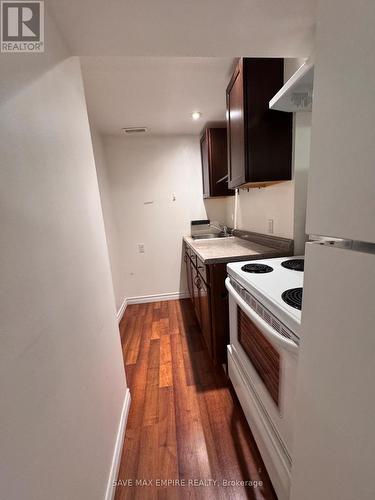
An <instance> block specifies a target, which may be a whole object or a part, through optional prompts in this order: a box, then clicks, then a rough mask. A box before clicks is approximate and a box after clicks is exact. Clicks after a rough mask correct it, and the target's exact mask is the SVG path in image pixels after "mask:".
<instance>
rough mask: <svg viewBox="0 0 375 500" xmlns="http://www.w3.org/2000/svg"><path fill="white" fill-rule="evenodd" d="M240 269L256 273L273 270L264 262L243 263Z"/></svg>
mask: <svg viewBox="0 0 375 500" xmlns="http://www.w3.org/2000/svg"><path fill="white" fill-rule="evenodd" d="M241 269H242V271H245V273H257V274H264V273H271V272H272V271H273V268H272V267H271V266H266V265H265V264H245V265H244V266H242V267H241Z"/></svg>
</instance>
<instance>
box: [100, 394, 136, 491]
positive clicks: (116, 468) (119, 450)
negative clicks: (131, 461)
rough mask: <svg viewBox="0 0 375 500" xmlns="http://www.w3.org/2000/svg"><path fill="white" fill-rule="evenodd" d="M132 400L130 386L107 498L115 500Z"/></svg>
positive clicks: (121, 419) (113, 458)
mask: <svg viewBox="0 0 375 500" xmlns="http://www.w3.org/2000/svg"><path fill="white" fill-rule="evenodd" d="M130 402H131V398H130V391H129V388H127V389H126V394H125V398H124V404H123V407H122V411H121V417H120V423H119V426H118V431H117V436H116V442H115V447H114V450H113V457H112V464H111V469H110V472H109V478H108V483H107V490H106V494H105V500H113V499H114V497H115V493H116V488H115V487H114V482H115V481H116V480H117V476H118V471H119V468H120V462H121V454H122V446H123V444H124V436H125V429H126V422H127V420H128V415H129V408H130Z"/></svg>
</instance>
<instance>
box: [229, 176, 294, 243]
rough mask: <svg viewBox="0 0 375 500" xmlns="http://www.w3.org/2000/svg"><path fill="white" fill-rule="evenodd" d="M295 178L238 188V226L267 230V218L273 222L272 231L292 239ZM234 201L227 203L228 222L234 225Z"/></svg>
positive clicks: (239, 227) (252, 229)
mask: <svg viewBox="0 0 375 500" xmlns="http://www.w3.org/2000/svg"><path fill="white" fill-rule="evenodd" d="M293 203H294V181H288V182H283V183H280V184H275V185H273V186H268V187H266V188H260V189H258V188H256V189H249V191H245V190H243V189H240V191H239V199H238V212H237V229H243V230H246V231H255V232H257V233H264V234H266V233H268V219H273V221H274V223H273V224H274V234H275V235H276V236H282V237H284V238H293ZM233 221H234V200H230V201H229V203H228V212H227V223H228V224H229V225H230V226H233Z"/></svg>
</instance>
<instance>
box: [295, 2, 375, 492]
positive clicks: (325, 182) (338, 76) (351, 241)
mask: <svg viewBox="0 0 375 500" xmlns="http://www.w3.org/2000/svg"><path fill="white" fill-rule="evenodd" d="M374 27H375V2H374V1H364V0H356V2H353V1H351V2H349V1H347V0H329V1H321V2H320V5H319V9H318V25H317V38H316V41H317V45H316V59H315V60H316V65H315V81H314V100H313V116H312V143H311V167H310V173H309V188H308V207H307V233H308V234H310V235H317V236H320V237H328V238H329V237H335V238H342V239H343V240H345V241H344V242H343V243H339V244H337V243H336V244H332V245H331V244H329V243H323V242H320V243H308V244H307V245H306V258H305V276H304V290H303V308H302V324H301V332H302V335H301V345H300V355H299V367H298V384H297V385H298V388H297V397H296V419H295V422H296V424H295V434H294V452H293V466H292V487H291V500H318V499H319V500H374V499H375V28H374Z"/></svg>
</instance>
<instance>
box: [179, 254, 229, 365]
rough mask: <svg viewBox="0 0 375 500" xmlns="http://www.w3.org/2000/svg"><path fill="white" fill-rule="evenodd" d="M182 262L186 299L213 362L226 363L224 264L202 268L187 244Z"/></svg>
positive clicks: (227, 322) (227, 330)
mask: <svg viewBox="0 0 375 500" xmlns="http://www.w3.org/2000/svg"><path fill="white" fill-rule="evenodd" d="M184 259H185V265H186V276H187V281H188V290H189V294H190V298H191V300H192V303H193V306H194V310H195V314H196V316H197V320H198V323H199V326H200V328H201V331H202V335H203V338H204V341H205V343H206V346H207V349H208V351H209V353H210V356H211V358H212V360H213V361H214V362H215V363H217V364H222V363H226V346H227V344H228V343H229V318H228V294H227V290H226V288H225V277H226V264H212V265H205V264H203V263H202V262H201V261H200V260H199V258H198V257H197V255H196V254H195V253H194V251H193V250H192V249H191V248H190V247H189V246H188V245H185V257H184Z"/></svg>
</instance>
